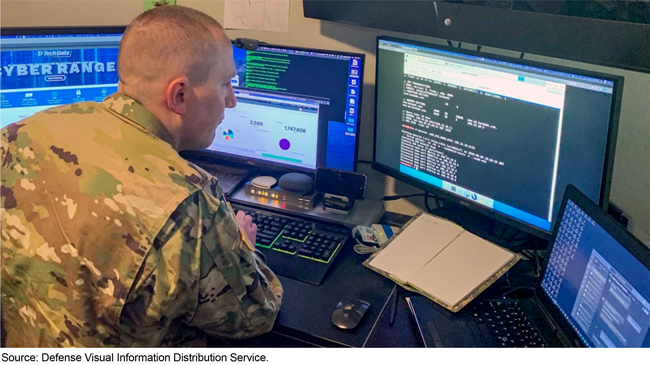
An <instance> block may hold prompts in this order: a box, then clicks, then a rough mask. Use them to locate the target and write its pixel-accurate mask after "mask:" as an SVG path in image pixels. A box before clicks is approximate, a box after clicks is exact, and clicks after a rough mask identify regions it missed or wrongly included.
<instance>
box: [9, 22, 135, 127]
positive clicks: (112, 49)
mask: <svg viewBox="0 0 650 365" xmlns="http://www.w3.org/2000/svg"><path fill="white" fill-rule="evenodd" d="M124 29H125V28H124V27H83V28H82V27H55V28H2V36H1V39H2V56H1V61H2V64H1V65H0V66H1V70H0V72H1V75H2V77H1V90H0V100H1V103H2V104H1V107H0V123H1V126H2V127H5V126H6V125H8V124H11V123H15V122H17V121H19V120H20V119H23V118H26V117H29V116H31V115H32V114H34V113H36V112H38V111H41V110H43V109H47V108H50V107H53V106H56V105H62V104H69V103H75V102H84V101H98V102H100V101H102V100H103V99H104V98H105V97H106V96H108V95H110V94H112V93H114V92H116V91H117V81H118V77H117V51H118V48H119V43H120V39H121V38H122V33H123V32H124Z"/></svg>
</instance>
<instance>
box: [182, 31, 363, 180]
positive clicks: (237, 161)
mask: <svg viewBox="0 0 650 365" xmlns="http://www.w3.org/2000/svg"><path fill="white" fill-rule="evenodd" d="M234 41H235V40H234V39H233V40H231V43H233V45H234ZM258 45H259V46H262V47H270V48H281V49H287V50H292V51H304V52H316V53H329V54H333V55H341V56H347V57H359V58H360V59H361V65H360V67H359V96H358V98H357V100H359V101H358V103H359V104H358V105H357V130H356V136H355V141H354V161H353V166H354V167H353V171H357V159H358V156H359V130H360V128H359V127H360V125H361V108H362V106H363V103H362V98H363V74H364V70H365V61H366V55H365V54H362V53H354V52H344V51H335V50H328V49H320V48H307V47H297V46H288V45H281V44H272V43H265V42H258ZM242 89H243V90H244V89H246V88H242ZM247 90H257V89H247ZM260 91H264V90H260ZM182 155H183V156H184V157H186V158H189V159H194V158H196V159H199V160H202V161H206V162H212V163H217V164H220V163H225V164H228V165H230V166H236V167H246V168H251V167H252V168H255V169H259V170H262V171H270V172H292V171H296V172H304V173H308V174H310V175H315V173H316V169H306V168H301V167H298V166H291V165H284V164H280V163H278V162H270V161H266V160H261V159H256V158H250V157H244V156H238V155H234V154H229V153H225V152H220V151H213V150H208V149H201V150H196V151H183V153H182Z"/></svg>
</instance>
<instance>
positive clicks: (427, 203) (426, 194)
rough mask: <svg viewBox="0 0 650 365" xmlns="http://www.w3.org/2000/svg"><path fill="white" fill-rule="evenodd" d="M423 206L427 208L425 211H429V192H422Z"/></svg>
mask: <svg viewBox="0 0 650 365" xmlns="http://www.w3.org/2000/svg"><path fill="white" fill-rule="evenodd" d="M424 206H425V208H427V213H431V207H429V192H428V191H425V192H424Z"/></svg>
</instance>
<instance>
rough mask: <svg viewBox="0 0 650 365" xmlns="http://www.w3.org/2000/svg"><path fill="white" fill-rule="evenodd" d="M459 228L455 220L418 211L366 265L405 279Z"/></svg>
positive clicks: (456, 234) (433, 255)
mask: <svg viewBox="0 0 650 365" xmlns="http://www.w3.org/2000/svg"><path fill="white" fill-rule="evenodd" d="M462 231H463V228H461V227H460V226H458V225H457V224H455V223H453V222H450V221H447V220H444V219H441V218H438V217H435V216H432V215H429V214H422V215H420V216H419V217H418V218H417V219H416V220H415V221H413V222H412V223H411V224H410V225H409V226H408V227H406V228H404V230H402V231H401V232H400V233H399V234H398V235H397V237H395V239H394V240H393V241H392V242H391V243H390V244H389V245H388V246H386V247H385V248H384V249H383V250H382V251H381V252H380V253H379V254H378V255H377V256H375V258H373V260H372V261H371V262H370V265H371V266H373V267H375V268H377V269H379V270H383V271H385V272H388V273H389V274H391V275H393V276H395V277H397V278H399V279H400V280H402V281H404V282H407V281H410V279H411V278H412V276H413V275H414V274H415V273H416V272H417V271H418V270H419V269H420V268H422V267H423V266H424V265H425V264H426V263H427V262H429V260H431V259H432V258H433V257H435V256H436V255H437V254H438V253H439V252H440V251H442V250H443V249H444V248H445V246H447V245H448V244H449V242H451V241H452V240H453V239H454V238H455V237H456V236H458V235H459V234H460V233H461V232H462Z"/></svg>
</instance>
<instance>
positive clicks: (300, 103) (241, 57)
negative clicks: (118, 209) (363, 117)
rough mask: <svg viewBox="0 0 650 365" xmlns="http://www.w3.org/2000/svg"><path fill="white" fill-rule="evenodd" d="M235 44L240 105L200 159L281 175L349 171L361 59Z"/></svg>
mask: <svg viewBox="0 0 650 365" xmlns="http://www.w3.org/2000/svg"><path fill="white" fill-rule="evenodd" d="M236 43H237V42H235V43H233V54H234V58H235V64H236V68H237V75H236V76H235V78H233V80H232V83H233V86H234V88H235V94H236V96H237V106H236V107H235V108H233V109H227V110H226V113H225V119H224V121H223V123H222V124H221V125H219V127H218V128H217V131H216V134H215V135H216V137H215V139H214V141H213V142H212V144H211V145H210V147H208V148H207V149H205V150H202V151H201V153H200V155H202V156H201V157H202V158H204V157H205V156H207V157H208V158H214V159H215V161H219V160H223V161H227V162H235V163H243V164H247V165H255V166H259V167H261V168H263V169H270V170H278V171H289V170H290V171H300V172H308V173H313V172H315V171H316V168H317V167H319V166H325V167H329V168H334V169H339V170H347V171H354V170H355V168H356V160H357V148H358V139H357V133H358V122H359V112H360V111H361V90H362V85H363V63H364V55H363V54H354V53H345V52H336V51H327V50H317V49H307V48H297V47H287V46H279V45H271V44H265V43H259V46H258V47H257V49H243V48H238V47H237V46H235V44H236Z"/></svg>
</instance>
